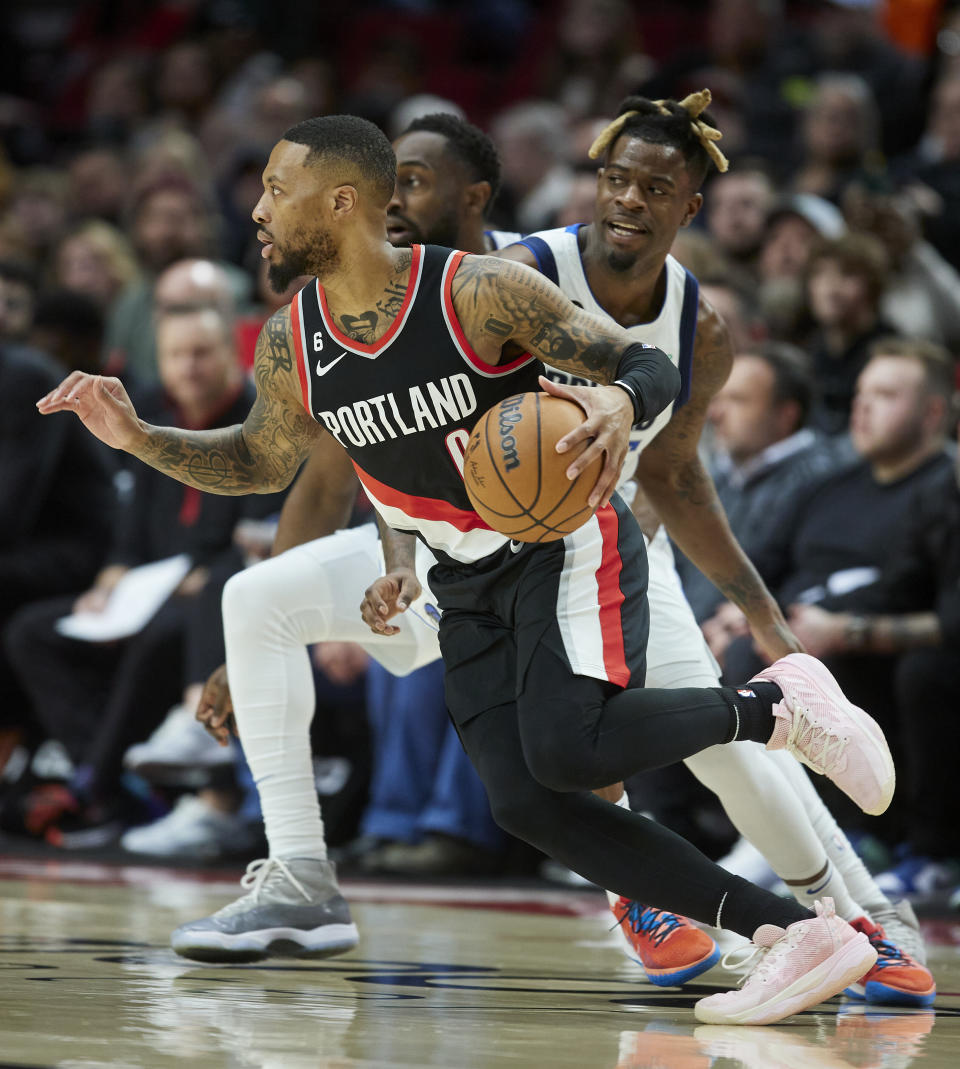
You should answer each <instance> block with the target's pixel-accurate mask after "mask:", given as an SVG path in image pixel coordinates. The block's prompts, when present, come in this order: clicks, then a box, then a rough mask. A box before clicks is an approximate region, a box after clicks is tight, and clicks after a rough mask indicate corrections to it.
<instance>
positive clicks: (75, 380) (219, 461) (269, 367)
mask: <svg viewBox="0 0 960 1069" xmlns="http://www.w3.org/2000/svg"><path fill="white" fill-rule="evenodd" d="M254 376H255V378H256V383H257V397H256V400H255V401H254V403H253V407H252V408H251V409H250V413H249V415H248V416H247V418H246V419H245V420H244V421H243V423H242V424H239V425H237V426H234V427H225V428H223V429H218V430H210V431H189V430H181V429H179V428H177V427H155V426H151V425H150V424H149V423H145V422H144V421H143V420H141V419H139V418H138V416H137V413H136V411H135V409H134V407H133V405H132V404H131V402H130V398H129V397H128V396H127V392H126V390H124V388H123V385H122V384H121V383H120V381H119V379H114V378H106V377H104V376H102V375H88V374H86V373H84V372H80V371H74V372H73V373H72V374H71V375H68V376H67V378H66V379H64V381H63V382H62V383H61V384H60V385H59V386H58V387H57V388H56V389H55V390H52V391H51V392H50V393H49V394H47V395H46V397H44V398H42V399H41V400H40V401H38V402H37V408H38V409H39V410H40V412H41V414H43V415H49V414H51V413H53V412H66V411H71V412H75V413H76V414H77V415H78V416H79V417H80V420H81V421H82V422H83V424H84V426H85V427H86V428H87V430H89V431H90V433H91V434H93V435H95V436H96V437H97V438H99V439H100V440H101V441H102V442H106V444H107V445H109V446H112V447H113V448H114V449H123V450H125V451H126V452H128V453H131V454H132V455H133V456H135V457H137V458H138V459H140V460H142V461H143V462H144V463H145V464H149V465H150V466H151V467H153V468H156V469H157V470H158V471H162V472H164V473H165V474H167V475H170V476H171V477H172V478H174V479H177V480H179V481H180V482H182V483H185V484H186V485H187V486H194V487H196V488H197V489H198V490H206V491H209V492H210V493H214V494H251V493H256V494H267V493H273V492H274V491H276V490H282V489H284V487H286V486H287V485H289V483H290V480H291V479H292V478H293V476H294V475H295V474H296V471H297V468H298V467H299V466H300V463H301V461H302V460H303V458H304V457H305V456H306V455H307V453H308V452H309V451H310V449H311V448H312V446H313V444H314V442H315V441H316V440H317V438H318V437H319V436H320V434H321V429H320V427H319V425H318V424H317V423H315V422H314V420H312V419H311V418H310V416H309V415H308V414H307V412H305V411H304V408H303V404H302V402H301V400H300V390H299V384H298V382H297V373H296V368H295V366H294V356H293V337H292V334H291V331H290V310H289V308H282V309H281V310H280V311H279V312H276V313H274V315H272V316H271V317H270V318H269V319H268V320H267V322H266V323H265V324H264V326H263V329H262V330H261V331H260V337H259V338H258V339H257V349H256V359H255V364H254Z"/></svg>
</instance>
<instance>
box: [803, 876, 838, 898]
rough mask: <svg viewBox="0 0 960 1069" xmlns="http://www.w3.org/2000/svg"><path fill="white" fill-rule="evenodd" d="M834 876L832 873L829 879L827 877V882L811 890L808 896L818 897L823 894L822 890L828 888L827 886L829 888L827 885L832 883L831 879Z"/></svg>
mask: <svg viewBox="0 0 960 1069" xmlns="http://www.w3.org/2000/svg"><path fill="white" fill-rule="evenodd" d="M832 876H833V873H831V874H830V876H828V877H827V878H826V879H825V880H824V881H823V883H822V884H820V886H819V887H814V888H813V889H812V890H810V891H807V894H808V895H818V894H820V892H821V891H822V890H823V889H824V887H826V886H827V884H828V883H829V882H830V879H831V877H832Z"/></svg>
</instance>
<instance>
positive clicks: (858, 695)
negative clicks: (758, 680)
mask: <svg viewBox="0 0 960 1069" xmlns="http://www.w3.org/2000/svg"><path fill="white" fill-rule="evenodd" d="M952 393H953V362H952V360H951V359H950V358H949V356H948V354H947V353H946V352H945V351H943V350H941V349H939V348H938V347H937V346H933V345H931V344H930V343H929V342H914V341H905V340H901V339H896V338H891V339H879V340H878V341H877V342H876V343H875V344H874V345H873V347H872V348H871V350H870V357H869V361H868V363H867V365H866V366H865V367H864V369H863V371H862V372H861V373H860V377H859V379H858V380H857V388H856V397H855V399H854V404H853V415H852V420H851V426H850V433H851V439H852V443H853V446H854V448H855V450H856V452H857V454H858V456H859V460H858V461H856V462H855V463H853V464H852V465H849V466H846V467H844V468H842V469H840V470H839V471H837V472H836V473H835V474H833V475H831V476H829V477H828V478H827V479H825V480H824V481H823V482H821V483H820V484H819V485H818V486H817V487H816V488H814V490H812V491H811V490H810V489H809V488H808V487H805V488H803V489H802V490H801V491H800V492H796V493H794V494H792V495H791V497H790V499H789V500H788V501H785V502H784V503H783V507H782V508H781V512H780V518H779V522H778V526H777V528H776V530H774V531H772V532H771V536H770V537H769V538H768V539H767V540H766V542H765V544H764V545H763V546H762V547H760V548H759V549H756V550H755V551H754V554H753V562H754V564H755V565H756V566H757V568H758V570H759V571H760V573H761V575H762V576H763V577H764V579H765V580H766V581H767V585H768V586H769V587H770V589H771V590H773V591H774V593H775V594H776V595H777V599H778V600H779V602H780V604H781V605H783V606H790V605H799V604H802V605H819V604H822V603H824V602H825V600H826V599H827V598H830V597H836V596H840V595H845V594H850V593H851V592H852V591H854V590H856V589H858V588H859V587H863V586H865V585H866V584H867V583H870V582H873V581H874V580H875V579H876V578H877V577H878V576H879V575H880V572H881V570H882V569H883V568H884V567H885V566H886V565H887V564H888V563H895V562H894V561H893V560H892V556H891V554H892V548H891V543H892V541H893V538H894V535H895V532H896V531H897V530H898V529H899V527H900V524H901V522H902V520H903V517H904V516H905V515H906V514H908V513H909V512H910V510H911V509H912V508H913V507H914V505H913V502H914V501H915V499H916V495H917V494H918V493H921V492H926V490H925V488H927V487H929V486H931V485H932V480H933V481H936V480H940V479H941V478H943V473H944V471H948V472H949V471H950V470H951V468H952V464H951V461H950V458H949V457H948V455H947V453H946V452H945V451H944V441H945V438H944V434H945V422H946V416H947V412H948V410H949V406H950V401H951V397H952ZM827 663H828V665H829V667H830V670H831V671H832V672H833V674H834V675H835V676H836V677H837V679H838V680H839V682H840V685H841V687H842V688H843V691H844V693H845V694H847V695H848V696H849V697H850V700H851V701H853V702H855V703H856V704H858V705H860V706H862V707H864V708H867V709H869V710H870V712H871V714H872V715H873V716H874V717H875V718H876V719H877V720H878V721H879V722H880V723H881V725H883V726H884V729H885V731H886V733H887V737H888V738H890V739H891V746H892V747H893V748H894V750H895V753H894V756H895V758H896V756H897V753H896V750H897V746H896V731H895V711H894V702H893V696H894V693H895V688H894V683H893V675H892V670H893V664H892V662H890V661H888V660H886V659H884V658H878V657H872V656H869V655H863V654H860V653H854V652H851V653H848V654H844V655H842V656H837V657H829V658H827ZM754 667H757V668H759V667H761V662H760V660H759V658H758V657H757V654H756V653H755V652H754V650H753V644H752V642H751V640H750V639H749V637H747V638H736V639H734V640H733V641H732V642H731V643H730V645H729V646H728V648H727V650H726V653H725V658H724V674H725V675H726V677H727V678H730V679H733V678H740V673H741V672H743V671H752V670H753V669H754ZM830 798H831V801H833V800H834V799H836V800H837V804H838V805H842V804H843V803H842V802H841V801H840V800H839V798H838V797H837V795H836V794H835V793H832V794H830ZM897 809H898V804H897V800H896V799H895V800H894V805H893V808H892V810H891V818H892V819H895V817H896V812H897ZM839 812H840V813H842V814H844V819H845V820H848V821H851V820H853V821H856V820H858V819H859V818H858V817H857V816H856V814H854V813H853V812H852V808H851V807H849V806H846V807H845V808H843V809H841V810H839ZM886 827H887V829H888V833H889V829H890V824H889V823H888V824H887V825H886Z"/></svg>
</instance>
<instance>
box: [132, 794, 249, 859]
mask: <svg viewBox="0 0 960 1069" xmlns="http://www.w3.org/2000/svg"><path fill="white" fill-rule="evenodd" d="M257 839H258V834H257V831H256V830H255V829H253V828H251V827H250V825H249V824H248V823H247V822H246V821H244V820H241V818H240V817H239V816H237V815H236V814H235V813H221V812H220V811H219V810H216V809H214V808H213V807H212V806H209V805H207V803H206V802H204V801H202V800H201V799H200V798H197V796H196V795H193V794H185V795H184V796H183V797H182V798H181V799H180V800H179V801H178V802H177V804H176V806H174V808H173V809H172V810H171V812H169V813H168V814H167V815H166V816H165V817H161V818H160V820H155V821H154V822H153V823H152V824H144V825H142V826H141V827H139V828H131V829H130V830H129V831H127V832H124V834H123V835H122V836H121V838H120V845H121V846H122V847H123V849H124V850H128V851H129V852H130V853H131V854H149V855H151V856H153V857H182V858H196V859H198V860H203V861H210V860H214V859H216V858H221V857H229V856H233V855H236V854H247V855H249V852H250V851H251V850H252V849H253V848H254V847H255V846H256V843H257Z"/></svg>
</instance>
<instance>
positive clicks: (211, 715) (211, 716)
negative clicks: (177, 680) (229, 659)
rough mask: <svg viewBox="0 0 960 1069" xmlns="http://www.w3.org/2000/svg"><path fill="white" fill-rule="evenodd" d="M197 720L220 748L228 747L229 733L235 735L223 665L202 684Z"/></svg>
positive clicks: (235, 729) (231, 707) (227, 683)
mask: <svg viewBox="0 0 960 1069" xmlns="http://www.w3.org/2000/svg"><path fill="white" fill-rule="evenodd" d="M197 719H198V720H199V721H200V723H201V724H203V726H204V727H205V728H206V729H207V731H208V732H209V733H210V734H211V735H212V736H213V737H214V738H215V739H216V740H217V742H219V743H220V745H221V746H228V745H229V743H230V734H231V732H232V733H233V734H234V735H236V734H237V723H236V721H235V720H234V719H233V699H232V698H231V697H230V684H229V682H228V681H227V666H226V665H225V664H222V665H220V667H219V668H215V669H214V670H213V671H212V672H211V673H210V678H209V679H208V680H207V681H206V683H204V685H203V693H202V694H201V695H200V701H199V703H198V704H197Z"/></svg>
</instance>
